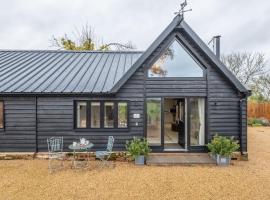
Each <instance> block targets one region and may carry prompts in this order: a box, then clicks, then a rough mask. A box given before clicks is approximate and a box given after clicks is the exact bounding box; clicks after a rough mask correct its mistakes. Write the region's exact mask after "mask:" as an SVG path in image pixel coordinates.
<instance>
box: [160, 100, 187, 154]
mask: <svg viewBox="0 0 270 200" xmlns="http://www.w3.org/2000/svg"><path fill="white" fill-rule="evenodd" d="M163 116H164V120H163V123H164V126H163V127H164V130H163V131H164V150H166V151H170V150H183V149H185V148H186V131H185V129H186V128H185V121H186V120H185V99H178V98H165V99H164V110H163Z"/></svg>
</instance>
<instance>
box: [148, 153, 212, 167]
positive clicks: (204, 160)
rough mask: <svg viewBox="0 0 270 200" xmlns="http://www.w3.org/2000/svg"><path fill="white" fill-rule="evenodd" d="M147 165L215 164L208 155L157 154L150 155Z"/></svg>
mask: <svg viewBox="0 0 270 200" xmlns="http://www.w3.org/2000/svg"><path fill="white" fill-rule="evenodd" d="M146 164H147V165H205V164H206V165H214V164H216V162H215V160H213V159H212V158H211V157H210V156H209V155H208V154H206V153H200V154H194V153H172V154H170V153H164V154H163V153H159V154H150V155H149V156H148V158H147V159H146Z"/></svg>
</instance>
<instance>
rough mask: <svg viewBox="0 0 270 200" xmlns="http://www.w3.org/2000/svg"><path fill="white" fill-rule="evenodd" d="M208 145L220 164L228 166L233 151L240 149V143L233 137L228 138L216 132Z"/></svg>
mask: <svg viewBox="0 0 270 200" xmlns="http://www.w3.org/2000/svg"><path fill="white" fill-rule="evenodd" d="M207 147H208V149H209V151H210V153H211V155H212V156H213V157H214V158H215V159H216V161H217V164H218V165H221V166H228V165H229V164H230V161H231V156H232V154H233V152H235V151H237V150H238V149H239V144H238V142H237V141H235V140H234V139H233V137H231V138H227V137H224V136H219V135H217V134H216V135H215V136H214V138H213V139H212V140H211V142H210V143H209V144H207Z"/></svg>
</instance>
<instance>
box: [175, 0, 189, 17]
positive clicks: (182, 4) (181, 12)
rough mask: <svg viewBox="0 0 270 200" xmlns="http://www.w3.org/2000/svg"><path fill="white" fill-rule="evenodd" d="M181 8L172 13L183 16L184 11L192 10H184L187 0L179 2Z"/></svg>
mask: <svg viewBox="0 0 270 200" xmlns="http://www.w3.org/2000/svg"><path fill="white" fill-rule="evenodd" d="M180 6H181V9H180V10H179V11H178V12H175V13H174V14H176V15H180V16H182V17H183V18H184V13H185V12H189V11H192V9H188V10H185V7H186V6H187V0H185V1H184V2H183V3H181V4H180Z"/></svg>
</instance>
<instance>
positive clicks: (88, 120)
mask: <svg viewBox="0 0 270 200" xmlns="http://www.w3.org/2000/svg"><path fill="white" fill-rule="evenodd" d="M81 102H86V114H87V115H86V128H80V127H77V104H78V103H81ZM92 102H94V103H97V102H98V103H100V127H99V128H92V127H91V103H92ZM106 102H112V103H113V106H114V109H113V115H114V122H113V124H114V126H113V127H105V126H104V123H105V120H104V119H105V110H104V109H105V103H106ZM118 103H126V104H127V127H119V128H118ZM73 108H74V114H73V119H74V120H73V123H74V124H73V125H74V126H73V127H74V129H75V130H80V131H89V130H93V131H100V130H119V131H127V130H129V127H130V125H129V109H130V107H129V100H110V99H108V100H94V99H93V100H74V103H73Z"/></svg>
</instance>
